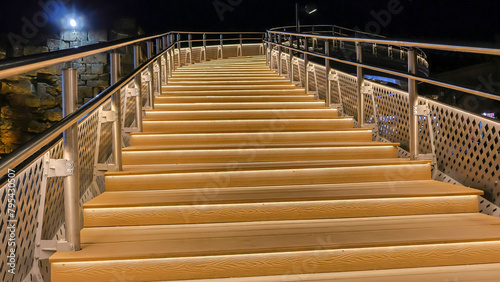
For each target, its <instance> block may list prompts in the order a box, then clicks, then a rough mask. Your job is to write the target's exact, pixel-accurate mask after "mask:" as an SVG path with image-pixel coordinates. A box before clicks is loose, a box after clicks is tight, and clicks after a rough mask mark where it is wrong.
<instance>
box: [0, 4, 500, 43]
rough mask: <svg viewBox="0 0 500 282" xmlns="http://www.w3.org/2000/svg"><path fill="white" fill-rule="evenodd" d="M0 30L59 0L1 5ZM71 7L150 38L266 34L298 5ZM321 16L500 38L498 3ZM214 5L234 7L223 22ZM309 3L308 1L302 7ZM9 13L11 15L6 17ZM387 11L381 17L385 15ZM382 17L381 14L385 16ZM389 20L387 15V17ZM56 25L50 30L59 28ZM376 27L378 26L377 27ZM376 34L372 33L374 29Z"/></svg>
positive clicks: (425, 36) (328, 10) (325, 8)
mask: <svg viewBox="0 0 500 282" xmlns="http://www.w3.org/2000/svg"><path fill="white" fill-rule="evenodd" d="M1 1H2V17H0V29H1V31H2V32H4V33H8V32H20V29H21V28H22V26H23V24H24V21H23V18H25V19H27V20H32V18H33V16H34V15H35V14H36V13H37V12H40V11H43V10H42V8H41V7H40V5H39V1H40V2H41V3H47V2H49V1H56V0H29V1H26V0H1ZM58 1H65V2H67V4H66V8H67V11H68V12H71V11H75V12H76V13H78V14H83V15H84V16H85V18H86V21H87V24H89V25H91V26H93V27H105V26H109V25H110V24H111V23H112V22H113V20H115V19H117V18H122V17H135V18H137V20H138V22H139V23H140V25H141V26H142V27H143V29H144V30H145V31H146V32H147V33H153V32H162V31H168V30H193V31H200V30H206V31H219V30H247V31H262V30H264V29H266V28H269V27H274V26H283V25H293V24H294V22H295V12H294V8H295V5H294V1H290V0H269V1H265V0H175V1H174V0H140V1H137V0H122V1H106V0H99V1H98V0H58ZM310 2H314V3H315V4H316V5H317V6H318V8H319V11H318V12H317V13H316V14H314V15H313V16H307V17H305V16H304V18H303V22H304V23H309V24H336V25H340V26H344V27H349V28H354V27H358V28H360V29H361V30H365V29H366V26H367V25H369V24H370V22H372V21H374V20H376V16H374V15H377V14H379V15H382V14H384V11H386V10H387V9H388V5H389V4H390V3H392V4H394V5H396V4H397V3H398V2H399V5H397V7H398V10H400V12H398V13H397V14H392V15H391V19H390V20H387V18H384V19H385V20H387V21H386V22H384V23H383V25H381V28H380V33H381V34H382V35H387V36H389V37H392V38H405V39H406V38H411V39H420V40H423V41H439V42H461V43H464V44H469V45H477V44H479V45H481V44H483V42H490V43H493V42H495V35H496V34H500V3H497V2H498V1H494V0H488V1H485V0H476V1H456V0H454V1H451V0H432V1H431V0H420V1H419V0H316V1H312V0H311V1H310ZM214 3H225V4H228V3H233V4H236V5H233V6H234V7H231V9H232V11H226V12H225V13H224V14H223V17H224V20H223V21H221V19H220V16H219V14H218V13H217V10H216V8H215V6H214ZM306 3H309V1H303V3H302V4H304V5H305V4H306ZM5 11H7V12H5ZM381 11H382V12H381ZM380 13H382V14H380ZM384 15H387V14H386V13H385V14H384ZM56 22H57V21H56V20H54V23H52V24H48V25H46V27H45V28H48V27H52V28H54V27H56V26H57V25H56ZM372 27H373V25H372ZM372 31H373V30H372Z"/></svg>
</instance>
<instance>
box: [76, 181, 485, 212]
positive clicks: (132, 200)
mask: <svg viewBox="0 0 500 282" xmlns="http://www.w3.org/2000/svg"><path fill="white" fill-rule="evenodd" d="M483 193H484V192H483V191H482V190H477V189H471V188H467V187H463V186H457V185H452V184H447V183H442V182H438V181H434V180H418V181H395V182H393V183H390V184H387V183H385V182H368V183H350V184H316V185H291V186H266V187H244V188H227V189H223V190H220V191H216V192H213V193H211V192H210V191H207V190H205V189H189V190H158V191H156V190H154V191H126V192H105V193H103V194H101V195H100V196H99V197H97V198H94V199H92V200H90V201H89V202H87V203H86V204H84V208H110V207H135V206H168V205H193V204H198V202H196V201H193V199H194V198H197V195H205V194H207V195H205V197H203V198H204V200H203V204H206V205H209V204H227V203H248V202H258V201H262V202H271V201H308V200H310V201H314V200H348V199H377V198H402V197H440V196H463V195H483Z"/></svg>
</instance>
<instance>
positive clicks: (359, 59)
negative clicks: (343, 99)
mask: <svg viewBox="0 0 500 282" xmlns="http://www.w3.org/2000/svg"><path fill="white" fill-rule="evenodd" d="M356 61H357V62H358V63H362V62H363V49H362V47H361V43H359V42H356ZM356 70H357V82H358V125H359V127H360V128H361V127H363V124H364V121H365V120H364V119H365V114H364V107H363V105H364V97H363V85H364V77H363V67H356Z"/></svg>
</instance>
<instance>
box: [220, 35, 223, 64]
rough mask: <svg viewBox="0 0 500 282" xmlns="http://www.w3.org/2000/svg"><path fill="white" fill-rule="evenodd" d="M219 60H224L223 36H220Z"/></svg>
mask: <svg viewBox="0 0 500 282" xmlns="http://www.w3.org/2000/svg"><path fill="white" fill-rule="evenodd" d="M220 58H221V59H224V35H223V34H222V33H221V34H220Z"/></svg>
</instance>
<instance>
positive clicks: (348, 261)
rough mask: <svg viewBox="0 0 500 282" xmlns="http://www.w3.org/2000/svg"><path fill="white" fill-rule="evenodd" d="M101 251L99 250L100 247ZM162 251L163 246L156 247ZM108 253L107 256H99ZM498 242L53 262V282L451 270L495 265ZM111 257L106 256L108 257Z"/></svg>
mask: <svg viewBox="0 0 500 282" xmlns="http://www.w3.org/2000/svg"><path fill="white" fill-rule="evenodd" d="M99 246H100V245H99ZM158 246H161V245H158ZM101 251H106V250H101ZM498 252H500V242H498V241H492V242H478V243H467V244H432V245H419V246H405V247H399V248H394V247H383V248H375V249H373V248H367V249H338V250H325V249H321V248H320V249H318V250H315V251H305V252H291V253H290V252H288V253H274V254H254V255H227V256H215V255H213V256H206V257H196V258H192V259H188V258H162V259H148V260H126V261H120V260H117V261H107V262H102V263H99V262H97V263H93V264H89V263H85V262H74V263H71V262H60V263H59V262H58V261H57V257H59V255H61V254H63V253H56V255H55V256H56V257H55V258H53V259H52V258H51V261H52V262H53V271H52V273H53V275H52V279H53V280H52V281H88V280H78V278H77V277H76V274H77V273H78V275H79V276H80V275H81V277H90V276H89V275H92V277H96V279H93V281H110V280H111V279H115V277H116V273H120V274H121V275H124V277H141V278H140V279H143V281H147V280H187V279H200V278H205V279H207V278H214V279H215V278H228V277H245V276H247V277H248V276H256V275H260V276H262V275H284V274H288V275H290V274H301V273H302V274H307V273H325V272H340V271H361V270H374V269H380V270H383V269H390V268H410V267H432V266H453V265H464V264H487V263H498V261H499V260H500V257H499V256H498V255H497V254H498ZM108 255H109V254H108Z"/></svg>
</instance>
